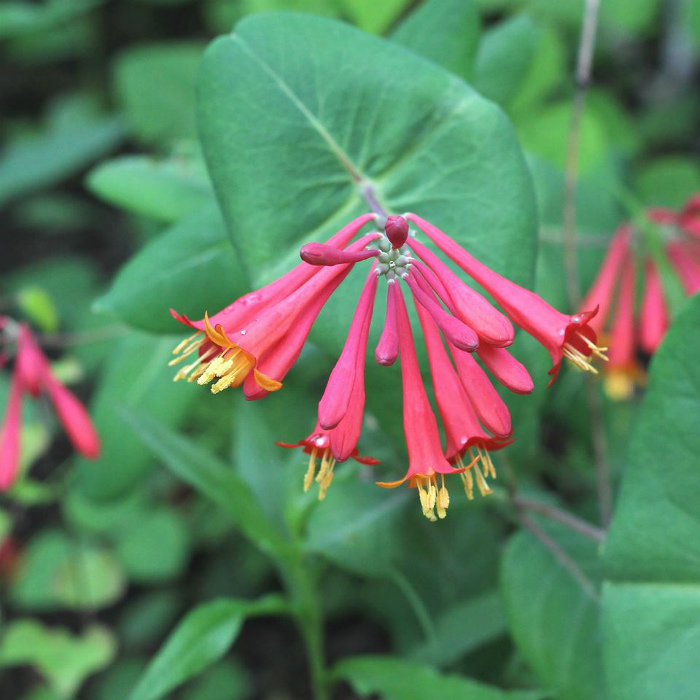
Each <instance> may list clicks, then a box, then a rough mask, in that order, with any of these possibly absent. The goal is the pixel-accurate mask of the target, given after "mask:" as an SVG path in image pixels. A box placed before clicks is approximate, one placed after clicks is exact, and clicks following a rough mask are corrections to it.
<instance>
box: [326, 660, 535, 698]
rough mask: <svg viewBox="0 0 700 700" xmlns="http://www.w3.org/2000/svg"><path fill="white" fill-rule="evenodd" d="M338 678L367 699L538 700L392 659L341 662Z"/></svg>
mask: <svg viewBox="0 0 700 700" xmlns="http://www.w3.org/2000/svg"><path fill="white" fill-rule="evenodd" d="M333 676H334V677H335V678H339V679H343V680H346V681H348V683H350V685H351V686H352V687H353V689H354V690H355V692H357V693H359V694H360V695H361V696H363V697H365V696H368V695H374V694H378V695H380V696H381V698H382V699H383V700H425V699H426V698H440V700H537V698H543V697H544V695H543V694H542V693H539V692H535V691H529V692H528V691H516V692H510V693H507V692H505V691H502V690H498V689H497V688H494V687H492V686H488V685H485V684H483V683H477V682H476V681H472V680H469V679H467V678H464V677H463V676H456V675H440V674H439V673H437V672H436V671H435V670H433V669H432V668H430V667H428V666H422V665H420V664H417V663H416V662H415V661H412V660H410V661H409V660H404V659H398V658H392V657H390V656H357V657H351V658H349V659H344V660H343V661H341V662H340V663H339V664H338V665H337V666H336V667H335V668H334V669H333Z"/></svg>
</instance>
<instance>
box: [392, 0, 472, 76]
mask: <svg viewBox="0 0 700 700" xmlns="http://www.w3.org/2000/svg"><path fill="white" fill-rule="evenodd" d="M391 38H392V39H393V40H394V41H396V42H397V43H399V44H402V45H403V46H406V47H407V48H409V49H411V50H413V51H415V52H416V53H419V54H421V55H423V56H425V57H426V58H429V59H431V60H433V61H435V63H439V64H440V65H441V66H443V67H444V68H447V70H450V71H452V72H453V73H455V74H456V75H459V76H460V77H462V78H464V79H465V80H469V79H470V78H471V76H472V72H473V70H474V61H475V59H476V50H477V47H478V45H479V13H478V11H477V8H476V5H475V4H474V2H473V0H428V1H427V2H425V3H423V4H421V5H419V6H418V7H417V8H416V9H415V10H414V11H413V12H412V13H411V14H410V15H409V16H408V17H407V18H406V19H405V20H404V21H403V22H402V23H401V24H400V25H399V26H398V28H397V29H396V31H395V32H394V33H393V34H392V35H391Z"/></svg>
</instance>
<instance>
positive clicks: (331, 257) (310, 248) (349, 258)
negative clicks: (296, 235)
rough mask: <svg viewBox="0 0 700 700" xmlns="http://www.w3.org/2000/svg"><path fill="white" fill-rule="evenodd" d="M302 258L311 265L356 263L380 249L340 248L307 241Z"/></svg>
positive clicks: (302, 250)
mask: <svg viewBox="0 0 700 700" xmlns="http://www.w3.org/2000/svg"><path fill="white" fill-rule="evenodd" d="M299 255H300V256H301V259H302V260H303V261H304V262H306V263H309V265H344V264H346V263H356V262H360V261H361V260H367V259H368V258H374V257H376V256H377V255H379V251H378V250H355V251H349V250H338V248H334V247H333V246H330V245H326V244H325V243H307V244H306V245H304V246H302V247H301V250H300V251H299Z"/></svg>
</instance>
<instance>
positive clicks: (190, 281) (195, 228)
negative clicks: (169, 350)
mask: <svg viewBox="0 0 700 700" xmlns="http://www.w3.org/2000/svg"><path fill="white" fill-rule="evenodd" d="M246 291H248V287H247V283H246V277H245V274H244V273H243V271H242V270H241V267H240V264H239V262H238V256H237V255H236V254H235V253H234V250H233V247H232V246H231V242H230V241H229V239H228V237H227V236H226V229H225V226H224V223H223V221H222V220H221V215H220V214H219V212H218V210H217V209H216V207H214V206H212V207H208V208H206V209H204V210H202V211H198V212H196V213H194V214H191V215H189V216H188V217H186V218H185V219H183V220H182V221H181V222H180V223H178V224H175V226H173V227H172V228H170V229H168V230H167V231H166V232H165V233H163V234H161V235H160V236H158V237H157V238H156V239H154V240H152V241H150V242H149V243H148V244H147V245H146V246H145V247H144V248H143V249H142V250H140V251H139V252H138V253H137V254H136V255H135V256H134V257H133V258H131V260H129V262H128V263H127V264H126V265H125V266H124V267H123V268H122V269H121V270H120V271H119V273H118V275H117V277H116V279H115V280H114V282H113V283H112V286H111V288H110V289H109V291H108V292H107V293H106V294H105V295H104V296H103V297H100V298H99V299H98V300H97V301H96V302H95V304H94V306H93V308H94V309H95V310H96V311H100V312H105V313H109V314H112V315H114V316H116V317H117V318H119V319H120V320H121V321H123V322H124V323H127V324H129V325H130V326H133V327H134V328H139V329H141V330H147V331H150V332H152V333H168V332H170V333H176V332H178V331H181V332H182V334H183V337H184V336H185V335H189V334H190V333H188V332H187V331H188V330H189V329H188V328H186V327H185V326H181V325H180V324H179V323H177V322H176V321H175V320H174V319H173V318H172V316H171V315H170V312H169V309H170V308H174V309H176V310H177V311H178V312H180V313H185V314H187V315H188V316H191V317H192V318H201V317H202V316H204V311H205V310H208V311H209V312H210V313H215V312H216V311H217V310H218V309H219V308H222V307H224V306H227V305H228V304H230V303H231V302H232V301H233V300H234V299H236V298H237V297H239V296H241V295H242V294H244V293H245V292H246ZM161 357H162V360H163V363H164V364H166V363H167V359H169V358H168V357H167V354H163V355H162V356H161ZM176 369H177V368H176ZM173 374H174V372H173Z"/></svg>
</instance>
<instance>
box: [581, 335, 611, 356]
mask: <svg viewBox="0 0 700 700" xmlns="http://www.w3.org/2000/svg"><path fill="white" fill-rule="evenodd" d="M576 335H578V337H579V338H581V340H583V342H584V343H586V345H587V346H588V347H589V348H590V350H591V352H592V353H593V355H594V356H595V357H599V358H600V359H601V360H604V361H605V362H607V361H608V359H609V358H608V356H607V355H606V354H605V353H606V352H607V351H608V349H607V348H603V347H598V346H597V345H596V344H595V343H594V342H593V341H592V340H590V339H589V338H586V336H585V335H583V333H577V334H576Z"/></svg>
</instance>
